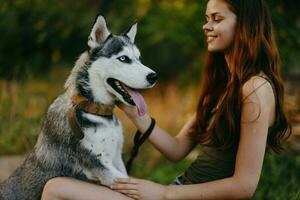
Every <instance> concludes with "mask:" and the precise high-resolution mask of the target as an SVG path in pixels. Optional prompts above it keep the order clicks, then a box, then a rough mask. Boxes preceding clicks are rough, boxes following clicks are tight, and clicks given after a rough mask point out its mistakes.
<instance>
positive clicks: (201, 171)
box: [180, 76, 275, 185]
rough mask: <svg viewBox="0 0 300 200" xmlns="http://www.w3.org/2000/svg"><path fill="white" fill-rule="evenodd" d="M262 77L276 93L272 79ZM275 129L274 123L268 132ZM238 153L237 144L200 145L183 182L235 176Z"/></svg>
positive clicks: (182, 177) (202, 181)
mask: <svg viewBox="0 0 300 200" xmlns="http://www.w3.org/2000/svg"><path fill="white" fill-rule="evenodd" d="M261 77H262V78H264V79H266V80H267V81H268V82H269V83H270V84H271V86H272V88H273V93H274V95H275V88H274V85H273V83H272V81H271V80H270V79H269V78H268V77H265V76H261ZM273 129H274V125H273V126H272V127H269V129H268V133H270V132H272V131H273ZM236 154H237V145H235V146H234V145H233V146H232V147H230V148H228V149H226V150H221V149H218V148H213V147H207V146H202V147H200V152H199V155H198V157H197V158H196V160H195V161H194V162H193V163H192V164H191V165H190V166H189V167H188V169H187V170H186V171H185V172H184V173H183V175H182V176H181V177H180V182H181V184H185V185H186V184H197V183H204V182H209V181H214V180H218V179H223V178H227V177H231V176H233V173H234V169H235V159H236Z"/></svg>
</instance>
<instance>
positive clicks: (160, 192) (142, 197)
mask: <svg viewBox="0 0 300 200" xmlns="http://www.w3.org/2000/svg"><path fill="white" fill-rule="evenodd" d="M111 189H113V190H114V191H117V192H120V193H122V194H124V195H126V196H128V197H130V198H133V199H138V200H163V199H164V196H165V190H166V186H163V185H160V184H157V183H154V182H151V181H147V180H143V179H137V178H118V179H116V180H115V182H114V183H113V184H112V185H111Z"/></svg>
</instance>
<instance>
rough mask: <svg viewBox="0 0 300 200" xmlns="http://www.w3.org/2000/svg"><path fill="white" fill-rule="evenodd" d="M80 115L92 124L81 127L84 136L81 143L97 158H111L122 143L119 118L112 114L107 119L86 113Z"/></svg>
mask: <svg viewBox="0 0 300 200" xmlns="http://www.w3.org/2000/svg"><path fill="white" fill-rule="evenodd" d="M82 117H83V118H85V119H87V120H88V121H90V122H91V123H92V124H93V125H91V126H87V127H84V126H83V128H82V130H83V132H84V138H83V139H82V140H81V141H80V142H81V144H82V145H83V146H84V147H85V148H86V149H88V150H90V151H91V153H93V154H95V155H96V156H97V157H98V158H104V157H105V158H106V159H113V156H114V155H115V153H117V152H116V151H117V149H119V148H120V147H121V146H122V144H123V134H122V126H121V123H120V122H119V120H118V119H117V118H116V117H115V116H113V117H112V118H109V119H107V118H106V117H100V116H96V115H92V114H88V113H83V114H82Z"/></svg>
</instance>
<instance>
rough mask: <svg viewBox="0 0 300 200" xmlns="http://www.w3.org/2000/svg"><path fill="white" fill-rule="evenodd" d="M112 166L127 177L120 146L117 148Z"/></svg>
mask: <svg viewBox="0 0 300 200" xmlns="http://www.w3.org/2000/svg"><path fill="white" fill-rule="evenodd" d="M113 165H114V166H115V167H116V168H117V169H118V170H119V171H120V172H122V173H123V174H126V175H127V170H126V167H125V164H124V161H123V159H122V144H120V145H119V146H118V148H117V151H116V154H115V156H114V158H113Z"/></svg>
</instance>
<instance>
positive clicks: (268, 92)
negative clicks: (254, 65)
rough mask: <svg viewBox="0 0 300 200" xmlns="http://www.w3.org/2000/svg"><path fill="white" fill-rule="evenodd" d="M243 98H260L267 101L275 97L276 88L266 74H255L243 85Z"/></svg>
mask: <svg viewBox="0 0 300 200" xmlns="http://www.w3.org/2000/svg"><path fill="white" fill-rule="evenodd" d="M242 95H243V100H245V99H247V98H259V99H261V98H262V99H264V100H266V101H269V100H272V99H274V90H273V86H272V82H271V80H270V79H269V78H268V77H267V76H266V75H255V76H252V77H251V78H250V79H249V80H247V81H246V82H245V83H244V84H243V86H242Z"/></svg>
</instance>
